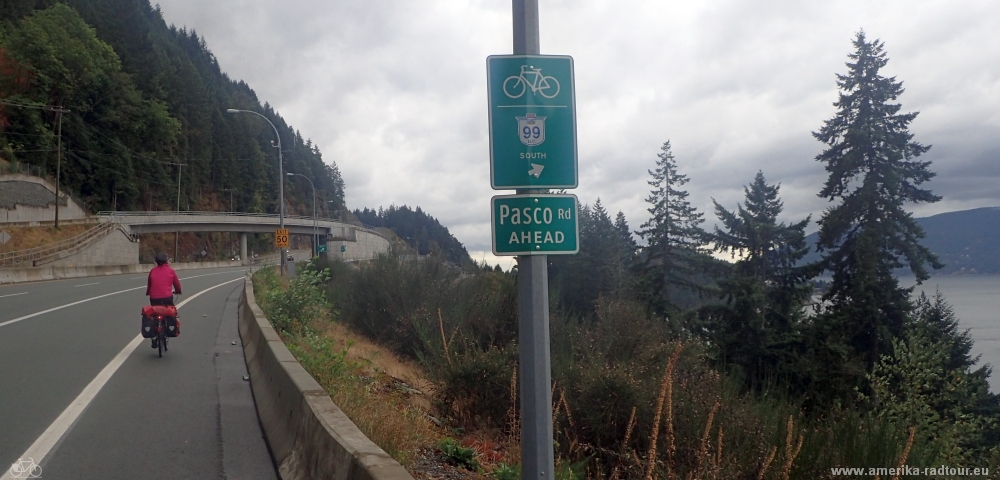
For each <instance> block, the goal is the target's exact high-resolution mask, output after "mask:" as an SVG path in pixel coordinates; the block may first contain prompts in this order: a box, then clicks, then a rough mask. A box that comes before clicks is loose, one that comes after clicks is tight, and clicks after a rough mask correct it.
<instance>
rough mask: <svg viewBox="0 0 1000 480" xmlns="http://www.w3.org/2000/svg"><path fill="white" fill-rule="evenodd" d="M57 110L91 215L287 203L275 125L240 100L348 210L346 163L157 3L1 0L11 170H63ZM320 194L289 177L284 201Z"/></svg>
mask: <svg viewBox="0 0 1000 480" xmlns="http://www.w3.org/2000/svg"><path fill="white" fill-rule="evenodd" d="M46 106H56V107H61V108H64V109H68V110H69V113H65V114H63V115H62V118H61V144H62V161H61V183H62V185H63V186H64V187H68V188H70V189H71V190H73V191H74V192H77V193H78V194H79V195H80V196H81V197H82V198H83V199H84V201H85V202H86V203H87V207H88V208H89V209H90V210H92V211H96V210H106V209H110V208H111V207H112V205H113V204H115V205H117V207H118V208H119V209H135V210H145V209H154V210H155V209H171V210H172V209H174V208H177V203H178V200H179V203H180V208H181V209H191V210H196V209H213V210H214V209H226V210H228V209H230V208H232V209H235V210H238V211H249V212H270V213H274V212H277V210H278V208H277V207H278V201H277V197H278V195H277V192H278V171H277V170H278V168H277V167H278V166H277V161H276V156H277V155H276V153H277V152H276V151H275V148H274V147H273V146H272V142H274V140H275V134H274V130H272V129H271V126H270V125H268V124H267V122H265V121H264V120H263V119H261V118H257V117H256V116H255V115H247V114H244V115H229V114H227V113H226V110H227V109H230V108H235V109H242V110H252V111H255V112H259V113H261V114H262V115H264V116H266V117H267V118H268V119H269V120H270V121H271V122H273V123H274V125H275V127H276V128H277V130H278V132H279V135H280V137H281V147H282V150H283V155H284V163H285V165H284V168H285V171H287V172H294V173H300V174H303V175H306V176H308V177H309V178H311V179H312V180H313V182H314V183H315V184H316V193H317V196H318V197H319V201H318V203H319V204H320V205H324V206H325V205H328V203H327V202H326V201H327V200H331V201H333V202H334V203H332V204H329V205H331V208H332V209H334V210H340V209H343V208H344V183H343V180H342V178H341V176H340V172H339V171H338V169H337V167H336V165H335V164H333V163H332V162H330V163H326V162H324V161H323V157H322V155H321V153H320V151H319V149H318V148H317V146H316V145H314V144H313V143H312V142H311V141H310V140H307V139H305V138H303V136H302V134H301V133H299V132H298V131H296V130H294V129H293V128H292V127H291V126H289V125H288V124H287V123H286V122H285V121H284V119H282V118H281V117H280V116H279V115H278V113H277V112H276V111H274V109H272V108H271V107H270V106H269V105H268V104H266V103H264V104H263V105H261V102H260V101H259V100H258V98H257V96H256V94H255V93H254V91H253V90H252V89H251V88H250V87H249V86H248V85H247V84H246V83H244V82H242V81H237V80H233V79H230V78H229V77H228V76H227V75H226V74H225V73H223V71H222V68H221V66H220V65H219V62H218V61H217V59H216V58H215V56H214V55H213V54H212V52H211V51H210V50H209V49H208V46H207V45H206V43H205V41H204V39H202V38H201V37H199V36H198V35H197V33H195V32H194V31H188V30H185V29H183V28H181V29H178V28H176V27H174V26H168V25H167V24H166V22H165V21H164V20H163V16H162V14H161V12H160V9H159V7H158V6H157V7H155V8H154V7H152V6H151V5H150V3H149V1H148V0H65V1H64V2H59V3H57V2H55V1H53V0H2V1H0V168H6V169H11V168H12V167H13V166H14V165H24V164H27V165H30V166H32V167H33V168H32V170H34V171H38V170H41V171H42V172H43V173H44V174H46V175H47V176H52V177H54V176H55V173H56V160H57V152H56V149H57V145H58V144H59V143H60V142H59V140H60V139H59V137H58V136H57V133H58V132H59V129H60V125H59V124H60V119H59V116H58V114H57V113H56V112H54V111H53V109H51V108H48V107H46ZM177 164H183V166H182V167H179V166H178V165H177ZM22 168H23V167H22ZM178 169H180V174H181V177H180V180H179V182H180V198H179V199H178V198H177V197H178V195H177V187H178ZM311 195H312V190H311V188H310V187H309V185H308V184H305V183H304V182H298V181H295V180H293V179H289V180H287V182H286V188H285V202H286V205H287V206H286V211H288V212H291V213H295V212H298V213H303V214H304V213H307V210H308V211H309V212H311V205H312V198H311ZM230 198H231V200H230ZM230 202H232V206H230ZM324 208H326V207H324Z"/></svg>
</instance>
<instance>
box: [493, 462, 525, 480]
mask: <svg viewBox="0 0 1000 480" xmlns="http://www.w3.org/2000/svg"><path fill="white" fill-rule="evenodd" d="M493 478H496V480H520V478H521V466H520V465H507V464H504V463H501V464H500V465H497V466H496V468H494V469H493Z"/></svg>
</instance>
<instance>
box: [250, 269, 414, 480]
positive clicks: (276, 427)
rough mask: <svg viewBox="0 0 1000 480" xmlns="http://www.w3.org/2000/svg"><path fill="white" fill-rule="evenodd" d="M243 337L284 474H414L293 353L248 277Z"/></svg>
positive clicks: (287, 477)
mask: <svg viewBox="0 0 1000 480" xmlns="http://www.w3.org/2000/svg"><path fill="white" fill-rule="evenodd" d="M239 328H240V338H241V339H242V340H243V355H244V357H245V358H246V362H247V371H248V372H249V373H250V388H251V390H252V391H253V397H254V401H255V403H256V404H257V416H258V417H259V418H260V423H261V426H262V427H263V429H264V435H265V438H266V439H267V443H268V446H269V447H270V449H271V454H272V455H273V456H274V461H275V463H277V465H278V473H279V474H280V475H281V478H282V479H283V480H305V479H332V480H412V479H413V477H411V476H410V474H409V473H407V471H406V470H405V469H404V468H403V467H402V466H401V465H400V464H399V463H397V462H396V461H395V460H393V459H392V457H390V456H389V455H388V454H387V453H385V451H383V450H382V449H381V448H379V447H378V445H375V443H373V442H372V441H371V440H369V439H368V438H367V437H365V435H364V434H363V433H361V430H359V429H358V427H357V426H356V425H354V422H352V421H351V419H350V418H347V415H345V414H344V412H343V411H341V410H340V408H339V407H337V405H336V404H334V403H333V400H331V399H330V396H329V395H328V394H327V393H326V391H325V390H324V389H323V387H321V386H320V385H319V383H317V382H316V380H315V379H313V378H312V376H310V375H309V373H308V372H306V370H305V368H303V367H302V365H300V364H299V362H297V361H296V360H295V358H294V357H293V356H292V354H291V352H289V351H288V348H286V347H285V344H284V343H282V341H281V338H279V337H278V334H277V332H275V331H274V328H273V327H272V326H271V323H270V322H268V321H267V318H266V317H264V313H263V312H262V311H261V310H260V308H259V307H258V306H257V303H256V300H255V299H254V294H253V283H252V282H251V281H250V279H249V278H247V279H246V282H245V284H244V288H243V295H242V296H241V298H240V318H239Z"/></svg>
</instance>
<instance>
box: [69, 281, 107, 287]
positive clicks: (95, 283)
mask: <svg viewBox="0 0 1000 480" xmlns="http://www.w3.org/2000/svg"><path fill="white" fill-rule="evenodd" d="M100 284H101V282H94V283H84V284H83V285H73V286H74V287H86V286H88V285H100Z"/></svg>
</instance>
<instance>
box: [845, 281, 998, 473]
mask: <svg viewBox="0 0 1000 480" xmlns="http://www.w3.org/2000/svg"><path fill="white" fill-rule="evenodd" d="M914 307H915V308H914V309H913V312H912V314H911V315H910V318H909V319H908V323H907V329H906V333H905V334H904V335H903V336H902V337H901V338H897V339H893V341H892V346H893V349H892V351H891V352H889V353H888V354H884V355H882V356H881V358H880V360H879V362H878V363H876V364H875V366H874V368H873V369H872V372H871V374H869V375H868V380H869V381H870V382H871V384H872V389H871V391H872V395H871V397H867V396H863V398H868V399H870V400H871V401H872V404H873V405H872V406H873V409H874V413H875V414H876V415H877V416H879V417H883V418H887V419H889V420H893V421H896V422H898V423H901V424H908V425H914V426H916V427H917V431H918V432H920V435H921V437H927V438H928V439H929V440H930V441H931V442H933V443H935V444H937V447H938V449H939V450H940V451H941V458H942V459H943V460H945V461H947V462H949V463H954V464H962V463H969V462H971V461H975V460H978V459H982V458H986V456H987V455H988V451H989V449H991V448H994V447H996V446H997V445H998V444H1000V396H998V395H996V394H994V393H990V391H989V383H987V379H988V378H989V375H990V366H989V365H983V366H981V367H979V368H976V363H977V362H978V360H979V357H978V356H977V357H974V356H972V354H971V350H972V338H971V337H970V336H969V332H968V331H964V332H963V331H960V330H959V329H958V318H957V317H956V316H955V313H954V311H953V310H952V308H951V306H950V305H948V303H947V302H946V301H945V300H944V297H943V296H942V295H941V293H940V292H938V293H937V294H935V296H934V297H933V299H928V298H927V296H926V295H923V294H921V296H920V297H919V298H918V299H917V301H916V302H915V305H914Z"/></svg>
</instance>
